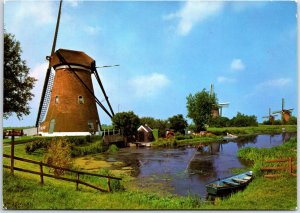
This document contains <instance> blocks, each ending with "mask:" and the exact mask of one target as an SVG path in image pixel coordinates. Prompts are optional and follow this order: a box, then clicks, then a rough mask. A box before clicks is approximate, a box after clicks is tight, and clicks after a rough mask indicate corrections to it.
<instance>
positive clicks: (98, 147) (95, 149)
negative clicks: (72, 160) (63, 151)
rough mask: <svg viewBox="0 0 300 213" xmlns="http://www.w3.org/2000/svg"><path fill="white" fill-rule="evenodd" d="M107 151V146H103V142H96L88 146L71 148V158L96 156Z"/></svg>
mask: <svg viewBox="0 0 300 213" xmlns="http://www.w3.org/2000/svg"><path fill="white" fill-rule="evenodd" d="M106 150H107V146H105V145H104V144H103V141H96V142H93V143H90V144H88V145H86V146H74V145H72V146H71V156H72V157H78V156H82V155H89V154H96V153H101V152H105V151H106Z"/></svg>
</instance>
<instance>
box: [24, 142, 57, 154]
mask: <svg viewBox="0 0 300 213" xmlns="http://www.w3.org/2000/svg"><path fill="white" fill-rule="evenodd" d="M51 140H52V138H44V139H43V140H36V141H34V142H31V143H27V144H26V145H25V151H26V153H27V154H32V153H33V152H34V151H35V150H37V149H41V148H45V149H47V148H48V146H49V143H50V141H51Z"/></svg>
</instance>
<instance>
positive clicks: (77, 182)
mask: <svg viewBox="0 0 300 213" xmlns="http://www.w3.org/2000/svg"><path fill="white" fill-rule="evenodd" d="M78 185H79V172H77V180H76V190H78Z"/></svg>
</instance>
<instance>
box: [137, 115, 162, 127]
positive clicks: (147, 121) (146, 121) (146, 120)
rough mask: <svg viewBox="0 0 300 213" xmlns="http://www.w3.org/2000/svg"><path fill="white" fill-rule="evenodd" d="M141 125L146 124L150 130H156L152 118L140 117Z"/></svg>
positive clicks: (155, 124) (154, 120)
mask: <svg viewBox="0 0 300 213" xmlns="http://www.w3.org/2000/svg"><path fill="white" fill-rule="evenodd" d="M140 122H141V124H143V125H145V124H147V125H148V126H149V127H150V128H151V129H157V128H158V126H157V120H156V119H155V118H152V117H141V118H140Z"/></svg>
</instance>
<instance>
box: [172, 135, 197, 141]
mask: <svg viewBox="0 0 300 213" xmlns="http://www.w3.org/2000/svg"><path fill="white" fill-rule="evenodd" d="M192 138H193V136H192V135H177V136H175V140H185V139H192Z"/></svg>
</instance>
